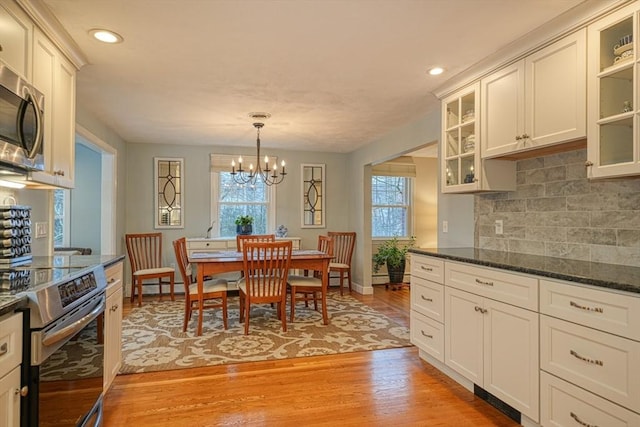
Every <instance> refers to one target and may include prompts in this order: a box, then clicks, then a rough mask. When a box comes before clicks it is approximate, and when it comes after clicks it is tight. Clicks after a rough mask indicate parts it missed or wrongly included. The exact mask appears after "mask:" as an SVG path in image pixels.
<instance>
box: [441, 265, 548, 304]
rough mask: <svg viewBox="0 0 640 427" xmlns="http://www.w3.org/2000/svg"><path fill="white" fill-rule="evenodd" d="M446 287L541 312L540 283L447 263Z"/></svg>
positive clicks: (533, 279) (495, 271) (525, 278)
mask: <svg viewBox="0 0 640 427" xmlns="http://www.w3.org/2000/svg"><path fill="white" fill-rule="evenodd" d="M445 283H446V285H447V286H452V287H454V288H458V289H461V290H463V291H467V292H471V293H474V294H477V295H482V296H484V297H487V298H491V299H495V300H497V301H502V302H506V303H507V304H512V305H516V306H518V307H522V308H526V309H529V310H533V311H538V279H535V278H533V277H529V276H521V275H518V274H513V273H505V272H503V271H499V270H494V269H491V268H483V267H475V266H472V265H468V264H459V263H455V262H447V264H446V266H445Z"/></svg>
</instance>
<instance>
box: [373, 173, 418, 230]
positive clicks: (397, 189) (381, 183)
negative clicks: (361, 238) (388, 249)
mask: <svg viewBox="0 0 640 427" xmlns="http://www.w3.org/2000/svg"><path fill="white" fill-rule="evenodd" d="M411 184H412V182H411V178H409V177H404V176H385V175H372V177H371V234H372V236H371V237H373V238H376V237H380V238H382V237H394V236H397V237H408V236H411V234H412V233H411V218H412V210H411V200H412V185H411Z"/></svg>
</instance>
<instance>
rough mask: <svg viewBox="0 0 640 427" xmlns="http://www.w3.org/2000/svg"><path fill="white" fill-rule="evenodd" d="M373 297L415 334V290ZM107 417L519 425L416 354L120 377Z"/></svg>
mask: <svg viewBox="0 0 640 427" xmlns="http://www.w3.org/2000/svg"><path fill="white" fill-rule="evenodd" d="M374 291H375V292H374V295H373V296H362V295H359V294H356V293H354V294H353V296H354V297H356V298H357V299H359V300H360V301H362V302H363V303H366V304H368V305H370V306H372V307H373V308H375V309H376V310H378V311H381V312H383V313H385V314H386V315H387V316H389V317H390V318H392V319H393V320H395V321H396V322H398V323H400V324H402V325H406V326H409V304H410V302H409V295H410V294H409V290H408V289H402V290H396V291H392V290H385V288H384V286H382V287H375V289H374ZM165 298H167V297H165ZM130 309H131V307H130V306H129V304H128V300H127V301H126V303H125V316H126V314H127V313H128V312H129V311H130ZM104 416H105V422H104V425H105V426H108V427H110V426H125V425H127V426H136V427H138V426H160V427H163V426H171V427H175V426H217V425H252V426H310V425H325V426H337V425H340V426H390V425H394V426H403V425H407V426H408V425H410V426H474V427H478V426H480V427H482V426H516V425H518V424H517V423H514V422H513V421H511V420H510V419H508V418H507V417H506V416H504V415H503V414H501V413H500V412H499V411H498V410H496V409H495V408H493V407H492V406H490V405H489V404H488V403H486V402H484V401H483V400H481V399H480V398H478V397H476V396H474V395H473V393H470V392H469V391H467V390H466V389H464V388H462V387H461V386H460V385H458V384H457V383H455V382H454V381H453V380H451V379H449V378H448V377H447V376H445V375H444V374H441V373H440V372H439V371H438V370H437V369H435V368H433V367H432V366H431V365H429V364H428V363H426V362H424V361H422V360H421V359H420V358H419V357H418V351H417V349H416V348H414V347H409V348H401V349H392V350H380V351H367V352H359V353H349V354H340V355H331V356H314V357H306V358H298V359H286V360H280V361H267V362H249V363H243V364H237V365H225V366H213V367H208V368H196V369H183V370H176V371H166V372H154V373H148V374H136V375H119V376H118V377H117V378H116V379H115V381H114V383H113V386H112V387H111V389H110V390H109V392H108V393H107V394H106V396H105V407H104Z"/></svg>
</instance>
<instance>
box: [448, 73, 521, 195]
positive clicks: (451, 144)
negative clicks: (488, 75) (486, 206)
mask: <svg viewBox="0 0 640 427" xmlns="http://www.w3.org/2000/svg"><path fill="white" fill-rule="evenodd" d="M479 93H480V83H476V84H473V85H471V86H469V87H467V88H464V89H461V90H459V91H457V92H455V93H453V94H451V95H450V96H448V97H447V98H444V99H443V100H442V142H441V147H440V158H441V162H440V169H441V183H442V192H443V193H467V192H474V191H491V190H494V191H505V190H514V189H515V162H512V161H509V160H493V159H491V160H485V161H483V160H482V159H481V157H480V142H479V135H480V132H479V125H480V120H479V114H480V113H481V112H479V111H478V107H479V105H480V102H479Z"/></svg>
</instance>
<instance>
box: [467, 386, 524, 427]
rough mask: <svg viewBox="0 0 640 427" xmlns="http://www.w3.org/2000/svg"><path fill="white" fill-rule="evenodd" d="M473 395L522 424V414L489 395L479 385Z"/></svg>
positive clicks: (474, 388)
mask: <svg viewBox="0 0 640 427" xmlns="http://www.w3.org/2000/svg"><path fill="white" fill-rule="evenodd" d="M473 394H475V395H476V396H478V397H479V398H480V399H482V400H485V401H487V402H488V403H489V404H490V405H491V406H493V407H495V408H496V409H498V410H499V411H500V412H502V413H503V414H505V415H506V416H507V417H509V418H511V419H512V420H513V421H515V422H517V423H518V424H521V422H522V421H521V419H520V418H521V416H520V412H519V411H518V410H517V409H515V408H512V407H511V406H509V405H507V404H506V403H504V402H503V401H502V400H500V399H498V398H497V397H495V396H494V395H493V394H491V393H489V392H488V391H486V390H485V389H483V388H481V387H478V386H477V385H475V384H474V385H473Z"/></svg>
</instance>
